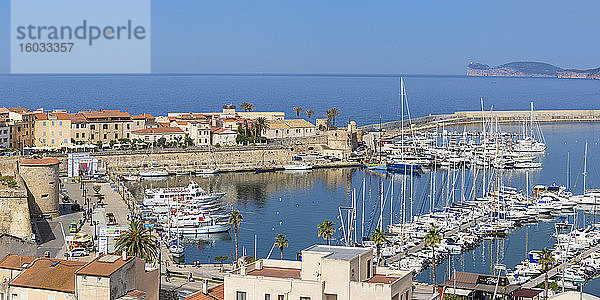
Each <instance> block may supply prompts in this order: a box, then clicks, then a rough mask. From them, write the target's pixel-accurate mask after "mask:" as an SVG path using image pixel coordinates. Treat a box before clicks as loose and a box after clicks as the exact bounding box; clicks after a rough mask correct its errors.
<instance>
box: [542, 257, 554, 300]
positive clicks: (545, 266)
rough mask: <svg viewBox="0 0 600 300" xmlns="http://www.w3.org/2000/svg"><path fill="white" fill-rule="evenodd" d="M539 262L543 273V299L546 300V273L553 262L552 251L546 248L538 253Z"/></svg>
mask: <svg viewBox="0 0 600 300" xmlns="http://www.w3.org/2000/svg"><path fill="white" fill-rule="evenodd" d="M539 262H540V263H541V264H542V270H543V271H544V291H545V293H544V295H545V298H546V299H548V271H549V270H550V268H551V267H552V265H554V262H555V260H554V255H552V250H550V249H548V248H544V249H542V251H540V260H539Z"/></svg>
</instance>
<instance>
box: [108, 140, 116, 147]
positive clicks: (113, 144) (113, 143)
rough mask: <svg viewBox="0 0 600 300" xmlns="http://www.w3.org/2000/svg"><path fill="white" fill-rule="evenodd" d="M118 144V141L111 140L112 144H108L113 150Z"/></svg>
mask: <svg viewBox="0 0 600 300" xmlns="http://www.w3.org/2000/svg"><path fill="white" fill-rule="evenodd" d="M116 143H117V141H115V140H110V142H108V144H109V145H110V147H111V148H112V147H114V146H115V144H116Z"/></svg>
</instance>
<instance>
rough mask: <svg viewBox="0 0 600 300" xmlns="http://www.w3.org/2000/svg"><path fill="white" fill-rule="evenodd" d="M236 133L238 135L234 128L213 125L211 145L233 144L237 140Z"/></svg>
mask: <svg viewBox="0 0 600 300" xmlns="http://www.w3.org/2000/svg"><path fill="white" fill-rule="evenodd" d="M237 135H238V132H237V131H236V130H231V129H226V128H216V127H213V128H212V129H211V141H212V145H213V146H216V145H219V146H231V145H235V144H237V140H236V138H237Z"/></svg>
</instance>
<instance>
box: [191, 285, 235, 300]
mask: <svg viewBox="0 0 600 300" xmlns="http://www.w3.org/2000/svg"><path fill="white" fill-rule="evenodd" d="M223 299H225V286H224V285H223V284H222V283H221V284H219V285H217V286H213V287H211V288H210V289H208V293H207V294H204V293H202V291H198V292H195V293H193V294H191V295H189V296H187V297H185V300H223Z"/></svg>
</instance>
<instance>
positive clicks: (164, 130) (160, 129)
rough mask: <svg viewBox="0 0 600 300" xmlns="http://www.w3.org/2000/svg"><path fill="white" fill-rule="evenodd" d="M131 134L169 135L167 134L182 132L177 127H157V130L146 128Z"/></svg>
mask: <svg viewBox="0 0 600 300" xmlns="http://www.w3.org/2000/svg"><path fill="white" fill-rule="evenodd" d="M131 133H135V134H169V133H181V134H183V133H184V132H183V130H181V128H179V127H157V128H146V129H140V130H135V131H132V132H131Z"/></svg>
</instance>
